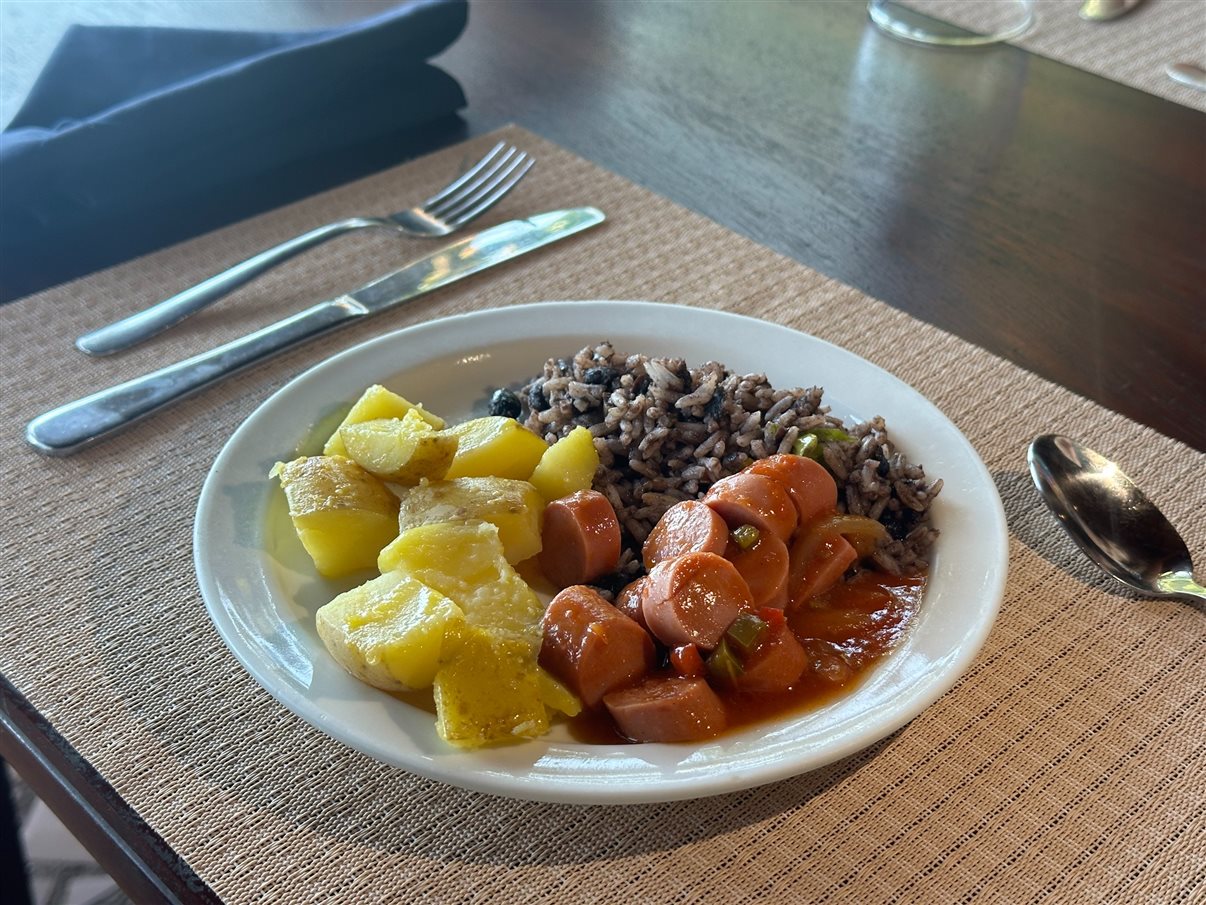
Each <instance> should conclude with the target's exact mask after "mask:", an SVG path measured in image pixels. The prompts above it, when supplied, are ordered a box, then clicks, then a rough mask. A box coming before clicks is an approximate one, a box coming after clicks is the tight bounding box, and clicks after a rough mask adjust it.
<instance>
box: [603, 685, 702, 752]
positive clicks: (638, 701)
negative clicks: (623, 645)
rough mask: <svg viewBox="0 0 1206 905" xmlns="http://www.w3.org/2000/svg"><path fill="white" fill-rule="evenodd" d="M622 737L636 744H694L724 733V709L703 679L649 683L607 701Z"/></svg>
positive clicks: (611, 696)
mask: <svg viewBox="0 0 1206 905" xmlns="http://www.w3.org/2000/svg"><path fill="white" fill-rule="evenodd" d="M603 703H604V704H605V705H606V707H607V711H608V712H609V713H610V714H611V717H612V719H613V720H615V722H616V727H617V728H618V729H619V730H620V733H621V734H622V735H624V736H626V737H628V738H630V739H632V740H633V741H634V742H690V741H696V740H698V739H704V738H711V737H713V736H714V735H717V734H719V733H720V732H723V731H724V728H725V724H726V720H725V714H724V705H723V704H722V703H721V701H720V698H719V697H718V696H717V694H716V692H714V691H713V690H712V689H711V687H709V685H708V683H707V682H705V681H704V680H703V679H691V678H684V677H673V678H658V679H647V680H645V681H644V682H642V683H641V684H640V685H637V686H635V687H633V688H625V689H622V690H620V691H613V692H611V693H610V694H608V695H607V696H606V697H604V698H603Z"/></svg>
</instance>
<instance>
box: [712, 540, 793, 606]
mask: <svg viewBox="0 0 1206 905" xmlns="http://www.w3.org/2000/svg"><path fill="white" fill-rule="evenodd" d="M725 559H727V560H728V561H729V562H731V563H732V564H733V565H734V566H735V567H736V568H737V571H738V572H740V573H741V577H742V578H744V579H745V583H746V584H747V585H748V586H749V589H750V597H751V598H752V599H753V601H754V606H755V607H763V606H769V607H774V608H775V609H778V610H781V609H783V608H784V607H785V606H787V602H788V587H787V572H788V563H789V558H788V554H787V545H786V544H785V543H783V541H781V540H779V538H778V537H776V536H775V535H773V534H765V533H762V532H759V533H758V537H757V538H756V539H755V540H754V542H753V543H752V544H750V545H749V546H747V547H742V546H741V545H740V544H739V543H736V542H731V543H730V544H729V546H728V549H727V550H726V551H725Z"/></svg>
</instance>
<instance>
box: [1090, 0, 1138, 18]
mask: <svg viewBox="0 0 1206 905" xmlns="http://www.w3.org/2000/svg"><path fill="white" fill-rule="evenodd" d="M1142 2H1143V0H1085V2H1084V4H1083V5H1082V6H1081V8H1080V13H1079V15H1080V17H1081V18H1082V19H1087V20H1088V21H1090V22H1109V21H1110V20H1111V19H1117V18H1118V17H1119V16H1124V15H1126V14H1127V13H1129V12H1130V11H1131V10H1133V9H1134V8H1135V7H1136V6H1138V5H1139V4H1140V3H1142Z"/></svg>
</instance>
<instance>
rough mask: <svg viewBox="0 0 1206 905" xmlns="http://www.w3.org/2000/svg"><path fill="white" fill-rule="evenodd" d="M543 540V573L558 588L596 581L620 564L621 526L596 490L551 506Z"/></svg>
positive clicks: (542, 533)
mask: <svg viewBox="0 0 1206 905" xmlns="http://www.w3.org/2000/svg"><path fill="white" fill-rule="evenodd" d="M540 536H541V545H542V548H541V550H540V558H539V560H540V570H541V571H542V572H544V575H545V577H546V578H547V579H548V580H549V581H551V582H552V583H553V584H554V585H556V586H557V587H559V588H568V587H570V586H571V585H578V584H587V583H588V582H591V581H594V580H595V579H596V578H598V577H600V576H601V575H606V574H607V573H608V572H611V571H614V570H615V568H616V565H617V564H618V563H619V561H620V522H619V520H618V519H617V518H616V512H615V510H614V509H612V507H611V503H610V502H609V501H608V499H607V497H605V496H604V495H603V494H601V493H599V492H598V491H597V490H579V491H578V492H577V493H572V494H570V495H569V496H567V497H562V498H561V499H558V500H553V501H552V502H551V503H549V504H548V505H547V506H546V507H545V509H544V525H543V527H542V528H541V531H540Z"/></svg>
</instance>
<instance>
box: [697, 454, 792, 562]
mask: <svg viewBox="0 0 1206 905" xmlns="http://www.w3.org/2000/svg"><path fill="white" fill-rule="evenodd" d="M704 502H705V503H707V504H708V505H709V506H711V507H712V508H713V509H715V510H716V511H717V512H718V513H719V514H720V517H721V518H723V519H724V520H725V522H726V523H727V524H728V526H729V527H730V528H739V527H741V526H742V525H753V526H754V527H755V528H757V529H758V530H759V531H769V532H770V533H772V534H775V535H777V536H778V538H779V540H781V541H783V543H785V544H786V543H789V542H790V541H791V535H792V532H793V531H795V530H796V520H797V519H798V518H799V516H798V515H797V514H796V505H795V503H793V502H792V501H791V497H790V496H789V495H788V493H787V491H786V490H785V489H784V488H783V485H782V484H780V483H779V482H778V481H777V480H775V479H774V478H769V477H767V476H766V475H764V474H754V473H753V472H750V471H748V470H747V471H742V472H738V473H737V474H735V475H730V476H729V477H727V478H721V479H720V480H719V481H717V482H716V483H715V484H713V485H712V486H711V487H710V488H709V489H708V492H707V493H706V494H704Z"/></svg>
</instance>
